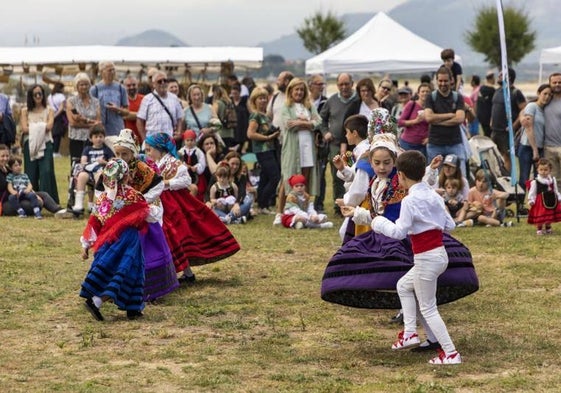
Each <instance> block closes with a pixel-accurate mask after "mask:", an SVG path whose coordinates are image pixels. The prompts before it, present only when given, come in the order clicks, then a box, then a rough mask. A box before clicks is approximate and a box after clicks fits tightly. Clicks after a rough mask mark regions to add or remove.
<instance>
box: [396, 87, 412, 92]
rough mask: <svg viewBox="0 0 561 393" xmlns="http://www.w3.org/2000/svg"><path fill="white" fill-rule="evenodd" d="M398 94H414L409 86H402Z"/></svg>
mask: <svg viewBox="0 0 561 393" xmlns="http://www.w3.org/2000/svg"><path fill="white" fill-rule="evenodd" d="M397 94H413V91H412V90H411V89H410V88H408V87H401V88H399V89H398V90H397Z"/></svg>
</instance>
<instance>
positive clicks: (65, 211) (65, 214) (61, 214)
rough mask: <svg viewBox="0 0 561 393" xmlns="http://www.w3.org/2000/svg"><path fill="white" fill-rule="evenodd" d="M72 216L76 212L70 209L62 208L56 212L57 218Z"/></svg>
mask: <svg viewBox="0 0 561 393" xmlns="http://www.w3.org/2000/svg"><path fill="white" fill-rule="evenodd" d="M72 217H74V214H73V213H72V212H70V211H68V209H60V210H59V211H57V212H56V213H55V218H60V219H67V218H72Z"/></svg>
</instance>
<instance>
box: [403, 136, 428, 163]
mask: <svg viewBox="0 0 561 393" xmlns="http://www.w3.org/2000/svg"><path fill="white" fill-rule="evenodd" d="M399 146H401V148H402V149H403V150H416V151H420V152H421V153H423V155H424V156H425V158H426V157H427V147H426V145H417V144H416V143H409V142H405V141H404V140H403V139H400V140H399ZM427 164H428V163H427Z"/></svg>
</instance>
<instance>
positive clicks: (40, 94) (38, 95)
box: [33, 91, 43, 97]
mask: <svg viewBox="0 0 561 393" xmlns="http://www.w3.org/2000/svg"><path fill="white" fill-rule="evenodd" d="M33 96H34V97H43V93H41V92H40V91H38V92H36V93H33Z"/></svg>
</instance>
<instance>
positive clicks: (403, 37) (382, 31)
mask: <svg viewBox="0 0 561 393" xmlns="http://www.w3.org/2000/svg"><path fill="white" fill-rule="evenodd" d="M441 51H442V48H440V47H439V46H437V45H435V44H433V43H431V42H429V41H427V40H425V39H424V38H422V37H420V36H418V35H416V34H415V33H413V32H411V31H410V30H408V29H406V28H405V27H403V26H402V25H400V24H399V23H397V22H396V21H394V20H393V19H391V18H390V17H389V16H387V15H386V14H385V13H383V12H378V13H377V14H376V15H375V16H374V17H373V18H372V19H370V21H368V22H367V23H366V24H365V25H364V26H362V27H361V28H360V29H359V30H357V31H356V32H355V33H354V34H352V35H351V36H349V37H348V38H346V39H345V40H343V41H342V42H340V43H339V44H337V45H335V46H334V47H332V48H329V49H328V50H326V51H325V52H323V53H320V54H319V55H317V56H315V57H312V58H311V59H309V60H307V61H306V74H316V73H318V74H327V73H340V72H388V71H389V72H393V73H405V72H422V71H431V70H432V71H435V70H437V69H438V67H440V66H441V65H442V60H441V59H440V52H441Z"/></svg>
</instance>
